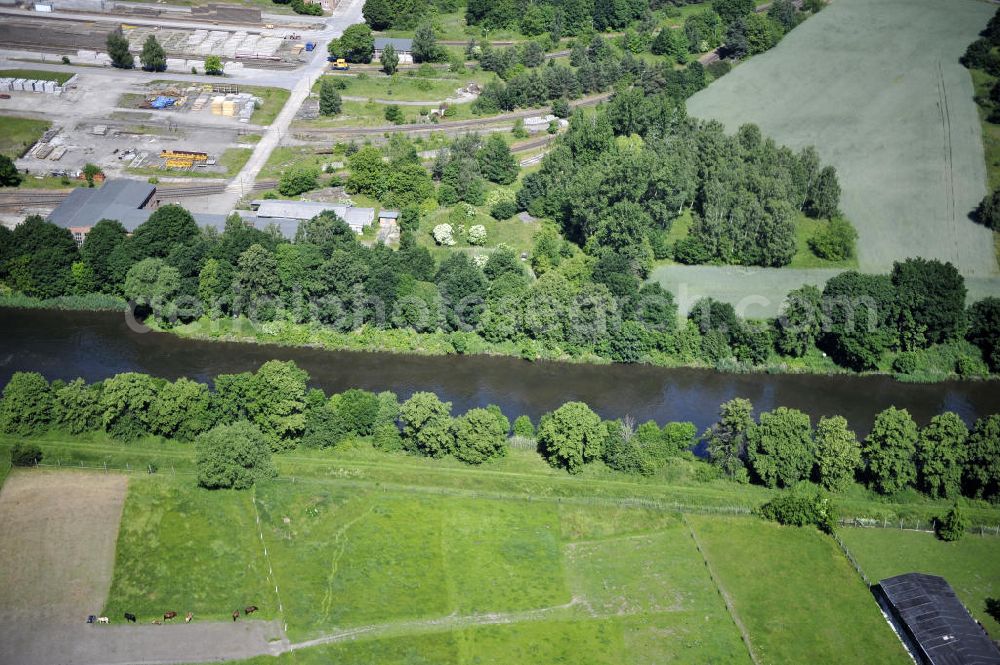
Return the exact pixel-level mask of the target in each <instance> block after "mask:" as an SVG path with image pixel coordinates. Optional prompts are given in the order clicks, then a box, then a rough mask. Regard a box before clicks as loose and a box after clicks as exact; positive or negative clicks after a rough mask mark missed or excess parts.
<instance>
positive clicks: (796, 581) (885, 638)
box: [688, 516, 910, 665]
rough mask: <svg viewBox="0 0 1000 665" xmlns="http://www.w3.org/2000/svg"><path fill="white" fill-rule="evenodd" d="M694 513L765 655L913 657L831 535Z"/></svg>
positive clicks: (769, 659)
mask: <svg viewBox="0 0 1000 665" xmlns="http://www.w3.org/2000/svg"><path fill="white" fill-rule="evenodd" d="M688 520H689V522H690V523H691V525H692V528H693V530H694V532H695V533H696V534H697V536H698V539H699V540H700V542H701V545H702V547H703V548H704V551H705V555H706V556H707V558H708V561H709V564H710V565H711V566H712V567H713V569H714V570H715V573H716V575H718V577H719V581H720V584H721V585H722V586H723V588H724V589H725V590H726V592H727V593H728V594H729V596H730V598H731V599H732V600H731V602H732V603H733V606H734V608H735V610H736V613H737V614H738V615H739V616H740V618H741V619H742V621H743V623H744V624H745V625H746V628H747V631H748V632H749V633H750V642H751V644H752V645H753V648H754V651H755V652H756V653H757V655H758V656H759V657H760V659H761V661H762V662H765V663H883V664H888V663H899V664H900V665H904V664H905V663H908V662H910V661H909V658H907V656H906V654H905V652H904V651H903V648H902V647H901V645H900V643H899V640H898V639H897V638H896V636H895V635H894V634H893V632H892V629H891V628H890V627H889V624H887V623H886V622H885V620H884V619H883V618H882V615H881V613H880V612H879V609H878V606H877V605H876V603H875V601H874V599H873V598H872V596H871V594H870V592H869V591H868V588H867V587H866V586H865V584H864V582H862V581H861V578H860V577H858V575H857V573H855V572H854V569H852V568H851V566H850V564H849V563H848V562H847V558H846V557H844V556H843V554H842V553H841V552H840V550H839V549H838V548H837V545H836V543H834V542H833V540H832V539H831V538H829V537H827V536H824V535H822V534H821V533H819V531H816V530H815V529H800V528H795V527H783V526H778V525H776V524H771V523H765V522H761V521H758V520H751V519H746V518H725V517H717V518H704V517H701V516H689V517H688Z"/></svg>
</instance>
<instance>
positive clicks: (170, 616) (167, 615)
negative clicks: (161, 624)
mask: <svg viewBox="0 0 1000 665" xmlns="http://www.w3.org/2000/svg"><path fill="white" fill-rule="evenodd" d="M176 618H177V612H164V613H163V620H164V621H170V620H171V619H176Z"/></svg>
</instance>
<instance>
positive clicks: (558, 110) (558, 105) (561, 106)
mask: <svg viewBox="0 0 1000 665" xmlns="http://www.w3.org/2000/svg"><path fill="white" fill-rule="evenodd" d="M572 112H573V111H572V109H570V107H569V102H568V101H566V99H565V98H564V97H560V98H559V99H557V100H555V101H554V102H552V115H554V116H555V117H557V118H568V117H569V116H570V114H571V113H572Z"/></svg>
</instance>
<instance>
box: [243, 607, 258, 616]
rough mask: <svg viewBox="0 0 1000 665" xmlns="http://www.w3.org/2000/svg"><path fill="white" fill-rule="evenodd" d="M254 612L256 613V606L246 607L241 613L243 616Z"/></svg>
mask: <svg viewBox="0 0 1000 665" xmlns="http://www.w3.org/2000/svg"><path fill="white" fill-rule="evenodd" d="M256 611H257V606H256V605H247V606H246V608H245V609H244V610H243V613H244V614H253V613H254V612H256Z"/></svg>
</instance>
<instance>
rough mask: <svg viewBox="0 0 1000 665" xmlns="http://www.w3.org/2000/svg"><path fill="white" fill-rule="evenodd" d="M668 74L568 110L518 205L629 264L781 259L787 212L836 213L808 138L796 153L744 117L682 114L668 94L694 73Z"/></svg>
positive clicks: (788, 252) (789, 229) (789, 220)
mask: <svg viewBox="0 0 1000 665" xmlns="http://www.w3.org/2000/svg"><path fill="white" fill-rule="evenodd" d="M689 70H691V67H689ZM672 74H674V75H678V74H679V73H678V72H672ZM674 78H677V77H676V76H675V77H674ZM671 84H672V82H671V81H670V80H663V79H650V80H641V81H640V82H639V84H638V85H637V86H635V87H632V88H628V89H620V90H619V91H618V92H616V93H615V95H614V96H613V97H612V98H611V100H610V102H609V103H608V104H607V106H606V107H604V108H599V109H598V110H597V111H596V113H593V114H588V115H585V114H583V113H582V112H579V111H578V112H577V113H576V114H575V115H574V116H573V118H572V119H571V121H570V128H569V131H568V132H566V134H565V135H564V136H562V137H560V139H558V141H557V142H556V145H555V147H554V149H553V150H551V151H550V152H549V154H547V155H546V156H545V159H544V160H543V162H542V168H541V170H540V171H538V172H537V173H533V174H530V175H528V176H527V177H525V179H524V181H523V185H522V187H521V190H520V191H519V192H518V196H517V200H518V203H519V205H520V206H521V207H522V208H524V209H527V210H528V211H529V212H530V213H532V214H534V215H537V216H544V217H550V218H552V219H555V220H556V221H557V222H558V223H559V224H560V225H561V226H562V229H563V231H564V233H565V234H566V236H567V237H568V238H570V239H572V240H574V241H576V242H578V243H579V244H581V245H583V246H585V247H587V248H588V251H589V252H592V253H596V254H600V253H602V252H607V251H613V252H618V251H621V252H626V253H627V254H629V256H628V257H627V258H628V259H629V262H630V263H631V264H632V266H633V269H634V270H635V272H636V273H637V274H639V275H640V276H644V275H645V273H646V271H647V270H648V268H649V264H650V262H651V260H652V258H654V257H655V258H668V257H671V256H672V257H673V258H674V259H676V260H678V261H680V262H683V263H706V262H710V261H717V262H722V263H736V264H743V265H762V266H782V265H786V264H787V263H788V262H789V261H790V260H791V258H792V256H793V254H794V253H795V250H796V244H795V228H794V224H793V219H794V217H795V215H796V214H798V213H799V212H804V213H805V214H807V215H810V216H812V217H817V218H824V219H829V218H831V217H834V216H835V215H836V214H837V206H838V204H839V199H840V186H839V184H838V181H837V174H836V171H835V170H834V169H833V167H830V166H826V167H823V166H821V164H820V162H819V158H818V157H817V155H816V151H815V150H813V149H812V148H805V149H803V150H802V151H801V152H799V153H798V154H796V153H794V152H792V151H791V150H789V149H788V148H785V147H779V146H777V145H776V144H775V143H774V142H773V141H772V140H770V139H765V138H763V137H762V136H761V132H760V130H759V129H758V128H757V126H756V125H745V126H743V127H741V128H740V130H739V131H738V132H737V134H736V135H735V136H727V135H726V134H725V132H724V130H723V127H722V125H721V124H719V123H717V122H703V121H698V120H695V119H692V118H689V117H687V115H686V113H685V111H684V108H683V104H682V102H681V101H680V100H682V99H683V98H684V97H686V96H687V95H688V94H690V92H693V90H694V89H697V87H698V83H697V82H694V83H691V84H689V85H688V86H686V87H685V86H684V85H683V84H684V81H675V82H673V86H674V87H673V88H671ZM661 86H663V87H661ZM685 210H690V211H691V213H692V215H693V217H694V223H693V224H692V227H691V232H690V235H689V236H688V237H687V238H684V239H682V240H680V241H678V242H677V243H676V244H675V245H674V246H672V247H671V246H669V245H668V244H667V243H666V241H665V240H664V238H665V235H666V233H667V232H668V231H669V230H670V228H671V225H672V224H673V222H674V220H675V219H676V218H677V217H679V216H680V215H681V214H682V213H683V212H684V211H685ZM612 229H613V230H612ZM625 236H627V238H626V237H625ZM619 248H620V249H619Z"/></svg>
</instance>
